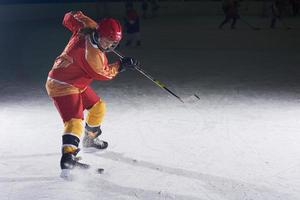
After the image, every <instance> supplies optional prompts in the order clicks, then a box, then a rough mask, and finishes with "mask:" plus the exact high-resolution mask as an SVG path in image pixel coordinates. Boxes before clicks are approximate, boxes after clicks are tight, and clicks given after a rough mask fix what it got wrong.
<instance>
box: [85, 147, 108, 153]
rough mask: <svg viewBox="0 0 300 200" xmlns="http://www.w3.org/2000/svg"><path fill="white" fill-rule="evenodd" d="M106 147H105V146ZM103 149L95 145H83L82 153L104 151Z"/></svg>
mask: <svg viewBox="0 0 300 200" xmlns="http://www.w3.org/2000/svg"><path fill="white" fill-rule="evenodd" d="M105 149H107V148H105ZM105 149H97V148H95V147H85V148H84V149H83V150H82V152H84V153H97V152H101V151H104V150H105Z"/></svg>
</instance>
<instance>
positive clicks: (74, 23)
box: [63, 11, 97, 33]
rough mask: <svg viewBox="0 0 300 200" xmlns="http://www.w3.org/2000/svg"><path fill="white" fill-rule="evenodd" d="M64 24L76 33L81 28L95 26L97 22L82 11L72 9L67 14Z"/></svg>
mask: <svg viewBox="0 0 300 200" xmlns="http://www.w3.org/2000/svg"><path fill="white" fill-rule="evenodd" d="M63 25H64V26H65V27H67V28H68V29H69V30H70V31H72V33H74V32H77V31H78V30H79V29H81V28H86V27H90V28H95V27H96V26H97V23H96V22H95V21H94V20H92V19H91V18H89V17H87V16H85V15H84V14H83V13H82V12H81V11H71V12H68V13H66V14H65V16H64V19H63Z"/></svg>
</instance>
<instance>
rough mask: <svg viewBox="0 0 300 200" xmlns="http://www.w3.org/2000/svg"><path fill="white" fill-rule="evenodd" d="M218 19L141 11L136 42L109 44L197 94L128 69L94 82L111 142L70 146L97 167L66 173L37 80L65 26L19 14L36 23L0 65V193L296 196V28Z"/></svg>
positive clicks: (288, 199)
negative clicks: (15, 55) (101, 146)
mask: <svg viewBox="0 0 300 200" xmlns="http://www.w3.org/2000/svg"><path fill="white" fill-rule="evenodd" d="M221 20H222V19H221V18H216V19H208V18H203V17H201V18H193V19H188V18H178V19H176V20H174V19H170V18H164V19H160V21H159V20H158V19H153V20H151V21H148V22H143V23H144V29H143V31H144V32H143V46H142V47H141V48H136V47H132V48H131V49H124V47H121V49H119V50H120V51H121V52H122V53H124V54H126V55H136V57H138V58H139V59H140V60H141V62H142V63H143V67H144V69H145V70H146V71H147V72H149V73H150V74H151V75H153V76H154V77H155V78H157V79H159V80H160V81H162V82H163V83H165V84H166V85H167V86H168V87H169V88H170V89H172V90H173V91H174V92H175V93H176V94H178V95H179V96H181V97H183V98H188V97H189V96H190V95H193V94H195V93H196V94H197V95H199V96H200V98H201V99H200V101H199V102H191V103H186V104H182V103H181V102H179V101H178V100H177V99H175V98H173V97H172V96H169V95H168V94H167V93H165V92H164V91H162V90H161V89H160V88H158V87H157V86H155V85H154V84H153V83H151V82H150V81H149V80H147V79H145V78H143V77H142V76H140V75H139V74H136V73H134V72H124V73H123V74H121V75H120V76H119V77H118V78H117V79H116V80H114V81H111V82H95V83H93V87H94V88H95V90H96V91H97V93H99V95H101V96H102V98H103V99H104V100H105V101H106V103H107V115H106V118H105V121H104V123H103V137H102V138H103V139H105V140H107V141H109V143H110V145H109V148H108V150H106V151H102V152H97V153H87V152H84V151H81V152H80V154H81V156H82V157H83V159H84V161H86V162H88V163H91V164H92V165H93V166H94V167H95V168H96V167H103V168H105V172H104V173H103V174H101V175H99V174H95V173H93V171H88V172H87V173H81V172H78V171H75V172H74V176H75V180H74V181H65V180H62V179H61V178H60V177H59V174H60V169H59V159H60V145H61V134H62V129H63V126H62V125H63V124H62V122H61V120H60V118H59V115H58V113H57V111H56V110H55V107H54V106H53V105H52V102H51V101H50V99H48V97H47V95H46V93H45V91H44V82H45V79H46V72H47V70H48V69H49V68H50V67H51V63H52V62H53V59H54V58H55V56H56V54H58V53H59V52H60V51H61V50H62V48H63V46H64V45H65V42H66V40H67V37H68V36H69V34H68V33H67V32H66V31H65V30H63V29H62V28H61V27H60V24H59V23H57V24H55V23H49V24H44V23H43V24H41V23H40V22H32V24H29V25H28V24H27V25H28V26H29V27H31V26H32V27H33V26H34V24H35V23H36V24H37V25H38V26H34V27H35V29H34V30H32V32H29V31H28V34H29V33H30V34H31V37H28V40H24V41H23V42H24V46H23V47H24V48H25V47H28V46H31V47H32V49H31V50H26V51H25V50H24V49H22V48H21V49H20V55H21V58H19V59H17V60H16V59H15V60H9V59H7V58H6V60H5V61H6V64H7V66H9V65H11V68H10V70H4V69H3V67H1V69H2V70H3V73H2V75H1V86H0V88H1V93H2V95H1V97H0V100H1V101H0V102H1V103H0V105H1V109H0V127H1V129H0V141H1V145H0V157H1V160H0V199H1V200H19V199H39V200H40V199H43V200H46V199H49V200H50V199H51V200H52V199H55V200H60V199H61V200H68V199H70V200H77V199H78V200H82V199H89V200H93V199H102V200H106V199H107V200H108V199H109V200H111V199H113V200H115V199H116V200H117V199H122V200H123V199H130V200H132V199H149V200H156V199H176V200H177V199H179V200H180V199H182V200H194V199H195V200H196V199H199V200H229V199H230V200H250V199H253V200H279V199H282V200H297V199H300V189H299V188H300V159H299V158H300V148H299V144H300V135H299V131H300V123H299V116H300V107H299V103H300V101H299V97H300V93H299V91H300V87H299V83H300V82H299V80H300V79H299V75H300V74H299V72H300V70H299V69H298V68H299V61H300V57H299V49H300V45H299V40H300V38H299V30H290V31H286V30H282V29H279V30H267V29H266V30H261V31H252V30H250V29H248V28H247V27H246V26H245V25H242V24H240V26H238V29H237V30H235V31H231V30H218V29H216V27H217V25H218V23H219V22H220V21H221ZM250 21H251V22H252V23H253V22H255V23H256V24H258V25H266V24H267V22H266V21H263V20H261V19H252V20H250ZM187 22H188V23H190V25H189V26H186V23H187ZM289 22H290V23H292V24H294V25H298V24H297V23H298V22H297V21H295V20H293V19H290V21H289ZM263 23H266V24H263ZM24 26H25V25H24ZM196 26H199V27H198V28H195V27H196ZM51 31H52V32H51ZM45 35H49V37H51V42H50V41H49V42H47V41H46V42H45V41H44V43H43V44H41V43H40V42H39V41H41V40H42V39H44V36H45ZM183 35H186V37H184V38H183V37H182V36H183ZM16 39H18V38H16ZM55 41H57V42H55ZM1 42H2V44H6V41H4V40H2V41H1ZM56 48H57V49H56ZM45 49H46V50H45ZM47 49H48V50H47ZM54 49H55V50H54ZM8 50H10V49H8ZM53 51H54V52H53ZM32 55H37V56H38V57H35V58H36V59H33V57H32ZM2 56H3V55H2ZM7 56H8V57H9V55H8V54H7ZM3 59H5V58H4V56H3ZM21 64H22V66H20V65H21ZM46 65H48V66H46ZM38 67H41V68H40V69H39V70H36V71H35V73H34V72H32V71H28V70H25V69H30V70H33V69H38ZM24 68H25V69H24ZM17 69H19V71H18V70H17ZM3 74H5V75H7V74H10V75H11V76H4V75H3ZM24 74H25V76H23V75H24ZM12 77H13V78H12ZM20 77H24V79H25V80H23V79H20ZM26 77H27V80H26ZM15 78H18V79H17V80H18V81H12V80H14V79H15ZM28 79H31V80H33V81H29V80H28Z"/></svg>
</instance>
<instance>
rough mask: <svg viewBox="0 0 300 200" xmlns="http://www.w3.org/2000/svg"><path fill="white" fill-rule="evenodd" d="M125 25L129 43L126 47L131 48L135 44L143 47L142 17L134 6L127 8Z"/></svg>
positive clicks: (127, 42)
mask: <svg viewBox="0 0 300 200" xmlns="http://www.w3.org/2000/svg"><path fill="white" fill-rule="evenodd" d="M124 25H125V30H126V33H127V34H126V37H127V41H126V44H125V45H126V46H130V45H132V44H133V43H135V45H136V46H141V38H140V37H141V36H140V17H139V15H138V13H137V11H136V10H135V9H134V7H133V5H131V6H128V7H126V16H125V18H124Z"/></svg>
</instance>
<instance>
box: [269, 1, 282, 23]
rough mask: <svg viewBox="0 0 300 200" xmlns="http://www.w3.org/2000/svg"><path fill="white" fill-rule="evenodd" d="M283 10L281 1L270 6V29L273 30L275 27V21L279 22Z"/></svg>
mask: <svg viewBox="0 0 300 200" xmlns="http://www.w3.org/2000/svg"><path fill="white" fill-rule="evenodd" d="M283 9H284V5H283V3H282V2H281V1H279V0H275V1H274V2H273V4H272V5H271V11H272V19H271V24H270V28H272V29H274V28H275V26H276V21H277V20H280V19H281V17H282V12H283Z"/></svg>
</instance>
